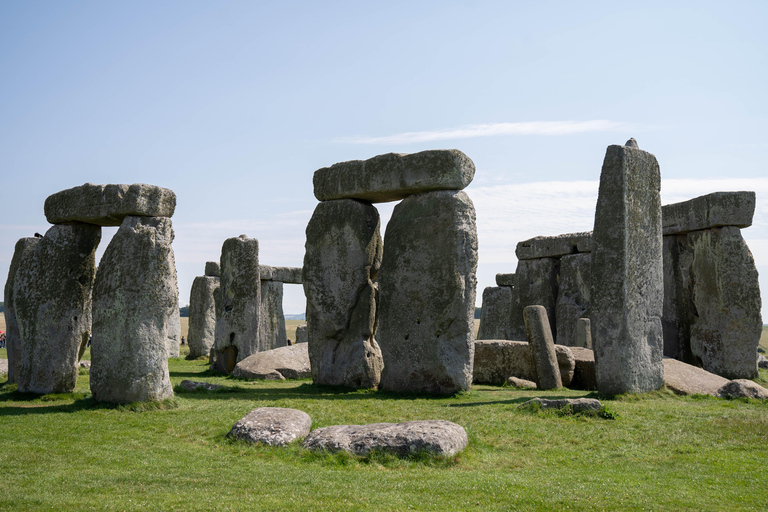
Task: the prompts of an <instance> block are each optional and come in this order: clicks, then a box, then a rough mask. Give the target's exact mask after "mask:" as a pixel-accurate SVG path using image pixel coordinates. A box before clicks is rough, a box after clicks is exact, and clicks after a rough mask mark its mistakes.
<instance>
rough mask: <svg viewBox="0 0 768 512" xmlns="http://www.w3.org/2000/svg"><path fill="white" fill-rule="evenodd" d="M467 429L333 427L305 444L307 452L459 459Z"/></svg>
mask: <svg viewBox="0 0 768 512" xmlns="http://www.w3.org/2000/svg"><path fill="white" fill-rule="evenodd" d="M468 442H469V441H468V439H467V433H466V432H465V431H464V427H462V426H461V425H457V424H456V423H452V422H450V421H445V420H422V421H406V422H403V423H371V424H369V425H334V426H331V427H323V428H318V429H315V430H313V431H312V433H311V434H310V435H309V436H308V437H307V438H306V439H305V440H304V443H303V446H304V448H306V449H308V450H328V451H331V452H338V451H342V450H343V451H346V452H349V453H351V454H353V455H366V454H368V453H370V452H371V451H373V450H381V451H384V452H386V453H391V454H393V455H396V456H398V457H405V456H407V455H409V454H411V453H416V452H420V451H428V452H431V453H433V454H435V455H445V456H452V455H456V454H457V453H459V452H460V451H462V450H463V449H464V448H466V447H467V443H468Z"/></svg>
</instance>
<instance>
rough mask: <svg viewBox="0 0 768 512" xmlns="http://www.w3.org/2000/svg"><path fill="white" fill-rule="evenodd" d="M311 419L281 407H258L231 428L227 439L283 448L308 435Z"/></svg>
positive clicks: (301, 412)
mask: <svg viewBox="0 0 768 512" xmlns="http://www.w3.org/2000/svg"><path fill="white" fill-rule="evenodd" d="M311 427H312V418H310V417H309V414H307V413H305V412H304V411H299V410H297V409H285V408H282V407H259V408H258V409H254V410H252V411H251V412H249V413H248V414H246V415H245V416H244V417H243V418H242V419H240V420H239V421H238V422H237V423H235V425H234V426H233V427H232V430H231V431H230V432H229V435H228V436H229V437H231V438H234V439H242V440H243V441H249V442H252V443H261V444H266V445H269V446H285V445H287V444H289V443H291V442H293V441H295V440H296V439H303V438H305V437H306V436H307V434H309V429H310V428H311Z"/></svg>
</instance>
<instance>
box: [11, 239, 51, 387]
mask: <svg viewBox="0 0 768 512" xmlns="http://www.w3.org/2000/svg"><path fill="white" fill-rule="evenodd" d="M40 240H42V239H41V238H37V237H29V238H21V239H19V241H18V242H16V248H15V250H14V251H13V258H12V259H11V266H10V268H9V269H8V280H7V281H6V282H5V304H4V307H3V310H4V315H5V331H6V332H5V349H6V353H7V354H8V382H9V383H10V384H13V383H14V382H16V379H17V378H18V375H19V370H21V346H22V343H21V334H20V333H19V324H18V321H17V320H16V305H15V300H14V291H13V283H14V281H15V280H16V273H17V272H18V269H19V264H20V263H21V262H22V261H24V260H28V259H31V258H32V254H34V252H35V247H36V246H37V244H39V243H40Z"/></svg>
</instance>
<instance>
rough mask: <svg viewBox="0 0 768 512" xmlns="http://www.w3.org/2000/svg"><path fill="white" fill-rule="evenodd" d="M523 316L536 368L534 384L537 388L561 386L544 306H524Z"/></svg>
mask: <svg viewBox="0 0 768 512" xmlns="http://www.w3.org/2000/svg"><path fill="white" fill-rule="evenodd" d="M523 317H524V318H525V329H526V331H527V332H528V346H529V348H530V349H531V355H532V357H533V363H534V368H535V369H536V384H537V385H538V387H539V389H558V388H561V387H563V381H562V379H561V378H560V369H559V367H558V364H557V356H556V355H555V342H554V341H553V340H552V331H550V329H549V319H548V318H547V311H546V310H545V309H544V306H526V307H525V309H523Z"/></svg>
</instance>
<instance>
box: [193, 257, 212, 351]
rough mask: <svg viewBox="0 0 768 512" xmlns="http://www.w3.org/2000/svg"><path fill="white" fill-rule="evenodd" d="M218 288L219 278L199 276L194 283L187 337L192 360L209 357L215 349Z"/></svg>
mask: <svg viewBox="0 0 768 512" xmlns="http://www.w3.org/2000/svg"><path fill="white" fill-rule="evenodd" d="M216 266H217V267H218V264H217V265H216ZM206 267H207V264H206ZM218 288H219V278H218V277H213V276H198V277H196V278H195V280H194V281H192V291H191V292H190V294H189V335H188V336H187V344H188V345H189V357H190V359H196V358H198V357H201V356H207V355H208V354H209V353H210V351H211V347H213V342H214V340H215V338H216V303H215V301H214V298H213V294H214V291H215V290H218Z"/></svg>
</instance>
